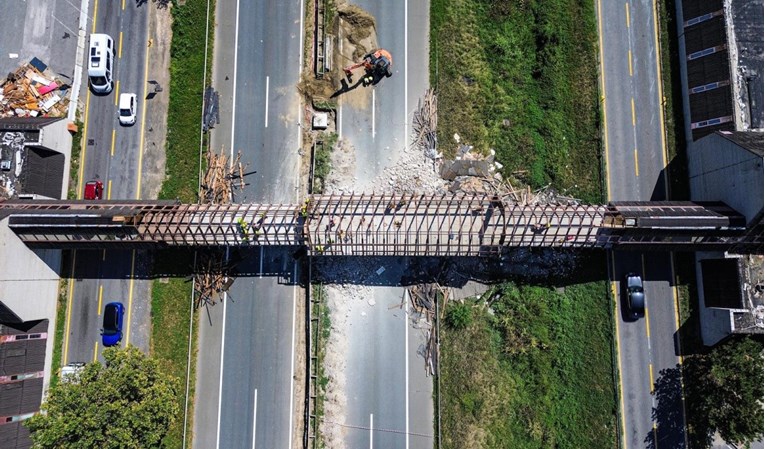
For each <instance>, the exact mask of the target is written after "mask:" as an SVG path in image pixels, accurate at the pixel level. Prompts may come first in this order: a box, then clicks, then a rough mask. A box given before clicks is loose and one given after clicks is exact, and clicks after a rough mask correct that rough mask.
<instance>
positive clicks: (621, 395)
mask: <svg viewBox="0 0 765 449" xmlns="http://www.w3.org/2000/svg"><path fill="white" fill-rule="evenodd" d="M598 6H600V0H598ZM598 11H600V10H598ZM611 273H612V275H613V276H616V262H614V254H613V253H611ZM611 294H612V295H613V297H614V323H616V334H615V337H616V338H614V340H616V359H617V360H618V362H617V363H618V364H619V366H618V368H619V369H618V371H619V402H620V407H621V408H620V410H619V414H620V415H621V418H622V419H621V422H622V436H624V435H627V424H626V423H625V419H624V381H623V380H622V359H621V357H620V355H619V354H620V346H619V305H618V303H619V299H618V294H617V289H616V281H611ZM620 441H621V442H622V448H625V447H626V444H627V442H626V440H625V439H623V438H620Z"/></svg>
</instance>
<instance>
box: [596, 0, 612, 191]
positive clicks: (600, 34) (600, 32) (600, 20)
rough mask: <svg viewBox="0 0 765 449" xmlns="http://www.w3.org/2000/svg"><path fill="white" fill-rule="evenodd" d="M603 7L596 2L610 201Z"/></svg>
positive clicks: (604, 140)
mask: <svg viewBox="0 0 765 449" xmlns="http://www.w3.org/2000/svg"><path fill="white" fill-rule="evenodd" d="M602 10H603V6H602V5H601V0H598V40H599V41H600V95H601V102H602V103H603V152H604V159H605V165H606V199H607V200H610V199H611V183H610V182H609V173H610V172H609V166H608V113H607V111H608V108H607V107H606V69H605V66H604V62H603V17H602Z"/></svg>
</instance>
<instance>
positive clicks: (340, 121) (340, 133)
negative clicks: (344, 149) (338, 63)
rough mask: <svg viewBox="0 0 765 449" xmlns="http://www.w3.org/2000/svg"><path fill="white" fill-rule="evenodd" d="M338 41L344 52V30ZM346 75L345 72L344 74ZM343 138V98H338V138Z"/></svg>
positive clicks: (340, 48)
mask: <svg viewBox="0 0 765 449" xmlns="http://www.w3.org/2000/svg"><path fill="white" fill-rule="evenodd" d="M337 37H338V39H337V40H338V41H340V43H339V44H338V45H337V46H338V49H339V51H340V54H341V55H342V54H343V37H342V30H340V31H338V34H337ZM343 76H345V74H343ZM342 138H343V99H342V97H341V98H338V99H337V139H338V140H340V139H342Z"/></svg>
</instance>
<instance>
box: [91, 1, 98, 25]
mask: <svg viewBox="0 0 765 449" xmlns="http://www.w3.org/2000/svg"><path fill="white" fill-rule="evenodd" d="M97 12H98V0H96V1H95V2H93V30H92V31H91V33H95V32H96V15H97V14H96V13H97Z"/></svg>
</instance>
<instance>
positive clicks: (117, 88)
mask: <svg viewBox="0 0 765 449" xmlns="http://www.w3.org/2000/svg"><path fill="white" fill-rule="evenodd" d="M115 84H116V85H115V86H114V106H117V99H119V96H120V80H117V82H116V83H115Z"/></svg>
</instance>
